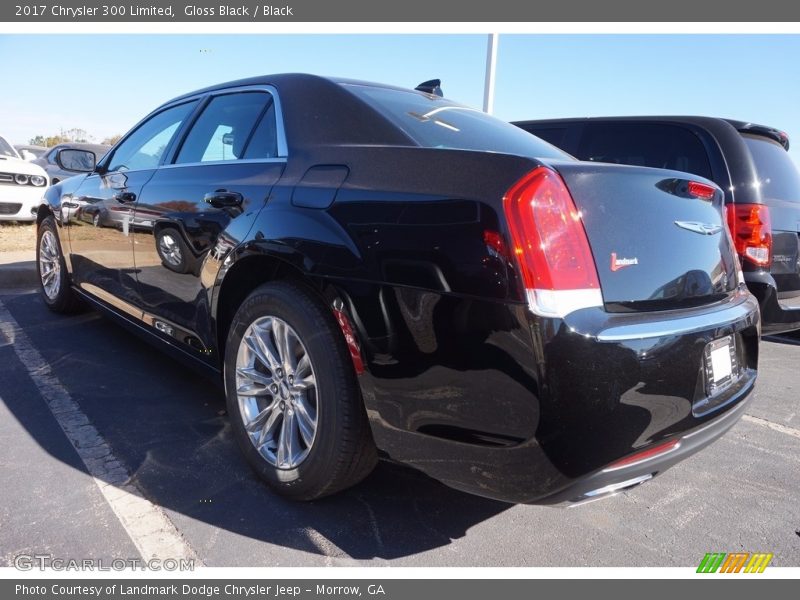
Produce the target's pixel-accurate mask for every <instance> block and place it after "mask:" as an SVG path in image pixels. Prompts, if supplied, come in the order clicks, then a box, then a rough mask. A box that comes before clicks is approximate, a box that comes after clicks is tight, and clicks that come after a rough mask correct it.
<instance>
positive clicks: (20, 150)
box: [14, 144, 47, 161]
mask: <svg viewBox="0 0 800 600" xmlns="http://www.w3.org/2000/svg"><path fill="white" fill-rule="evenodd" d="M14 149H15V150H16V151H17V154H19V156H20V158H21V159H23V160H27V161H32V160H34V159H37V158H39V157H40V156H42V155H43V154H44V153H45V152H47V148H45V147H44V146H34V145H32V144H15V145H14Z"/></svg>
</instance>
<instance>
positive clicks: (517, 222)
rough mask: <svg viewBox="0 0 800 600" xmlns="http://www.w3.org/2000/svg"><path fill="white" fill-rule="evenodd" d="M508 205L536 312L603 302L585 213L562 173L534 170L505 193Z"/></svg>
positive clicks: (559, 312) (556, 313) (559, 313)
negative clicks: (562, 177) (583, 217)
mask: <svg viewBox="0 0 800 600" xmlns="http://www.w3.org/2000/svg"><path fill="white" fill-rule="evenodd" d="M503 208H504V210H505V214H506V219H507V220H508V228H509V232H510V234H511V241H512V246H513V254H514V255H515V257H516V260H517V263H518V266H519V270H520V273H521V275H522V282H523V284H524V286H525V290H526V294H527V297H528V305H529V306H530V309H531V310H532V311H533V312H534V313H536V314H538V315H542V316H547V317H563V316H564V315H566V314H568V313H571V312H573V311H575V310H578V309H579V308H586V307H590V306H602V305H603V296H602V294H601V292H600V282H599V280H598V277H597V269H596V267H595V262H594V257H593V256H592V251H591V249H590V248H589V240H588V239H587V237H586V231H585V230H584V228H583V221H582V215H581V213H580V211H579V210H578V209H577V208H576V207H575V202H574V201H573V200H572V196H570V193H569V191H568V190H567V186H566V185H565V184H564V181H563V180H562V179H561V176H560V175H559V174H558V173H556V172H555V171H553V170H552V169H549V168H547V167H538V168H536V169H534V170H533V171H531V172H530V173H528V174H527V175H525V176H524V177H523V178H522V179H520V180H519V181H518V182H517V183H515V184H514V185H513V186H512V187H511V188H510V189H509V190H508V192H506V195H505V197H504V198H503Z"/></svg>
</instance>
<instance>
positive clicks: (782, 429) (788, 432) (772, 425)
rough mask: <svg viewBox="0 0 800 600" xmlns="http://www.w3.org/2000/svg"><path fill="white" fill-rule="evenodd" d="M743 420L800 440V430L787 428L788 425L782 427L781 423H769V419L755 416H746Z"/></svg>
mask: <svg viewBox="0 0 800 600" xmlns="http://www.w3.org/2000/svg"><path fill="white" fill-rule="evenodd" d="M742 420H743V421H750V422H751V423H755V424H756V425H762V426H763V427H769V428H770V429H774V430H775V431H780V432H781V433H785V434H786V435H791V436H794V437H796V438H800V429H795V428H794V427H787V426H786V425H781V424H780V423H775V422H773V421H768V420H767V419H762V418H761V417H754V416H753V415H744V416H743V417H742Z"/></svg>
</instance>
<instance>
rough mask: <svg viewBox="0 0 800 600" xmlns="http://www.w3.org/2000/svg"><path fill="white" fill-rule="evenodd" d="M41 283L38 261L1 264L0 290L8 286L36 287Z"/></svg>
mask: <svg viewBox="0 0 800 600" xmlns="http://www.w3.org/2000/svg"><path fill="white" fill-rule="evenodd" d="M38 284H39V278H38V274H37V272H36V261H33V260H31V261H25V262H17V263H11V264H5V265H0V290H2V289H6V288H21V287H36V286H37V285H38Z"/></svg>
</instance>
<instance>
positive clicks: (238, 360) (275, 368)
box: [225, 281, 377, 500]
mask: <svg viewBox="0 0 800 600" xmlns="http://www.w3.org/2000/svg"><path fill="white" fill-rule="evenodd" d="M270 365H271V366H270ZM295 375H296V379H294V376H295ZM225 391H226V397H227V405H228V414H229V415H230V419H231V426H232V428H233V431H234V434H235V437H236V441H237V443H238V444H239V447H240V449H241V450H242V452H243V453H244V455H245V457H246V458H247V461H248V463H249V464H250V466H251V467H252V468H253V469H254V470H255V471H256V473H257V474H258V475H259V476H260V477H261V478H262V479H263V480H264V481H265V482H266V483H267V484H268V485H269V486H270V487H271V488H272V489H274V490H275V491H276V492H278V493H279V494H281V495H283V496H287V497H289V498H292V499H295V500H314V499H317V498H321V497H323V496H327V495H330V494H333V493H335V492H338V491H340V490H342V489H345V488H348V487H350V486H353V485H355V484H356V483H358V482H359V481H361V480H362V479H364V477H366V476H367V475H369V473H370V472H371V471H372V469H373V468H374V467H375V464H376V463H377V452H376V450H375V444H374V442H373V440H372V434H371V432H370V429H369V423H368V421H367V415H366V411H365V410H364V405H363V402H362V400H361V394H360V391H359V388H358V384H357V381H356V376H355V371H354V369H353V364H352V361H351V358H350V355H349V353H348V351H347V348H346V346H345V341H344V338H343V336H342V333H341V331H340V330H339V327H338V326H337V324H336V321H335V320H334V317H333V314H332V313H331V312H330V311H329V310H326V307H325V305H324V304H323V303H322V302H321V301H319V300H318V299H317V298H316V297H315V296H314V295H313V293H312V292H311V291H310V290H307V289H306V288H305V287H304V286H301V285H299V284H296V283H293V282H288V281H278V282H272V283H267V284H264V285H262V286H260V287H258V288H257V289H256V290H255V291H254V292H253V293H252V294H250V296H248V298H247V299H246V300H245V301H244V302H243V303H242V305H241V306H240V307H239V310H238V311H237V312H236V316H235V317H234V319H233V322H232V324H231V327H230V330H229V332H228V339H227V345H226V351H225ZM292 432H294V434H293V433H292ZM292 435H294V437H292ZM287 440H288V441H287Z"/></svg>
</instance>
